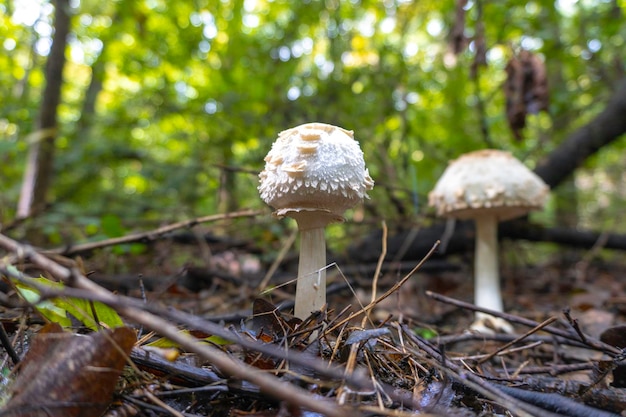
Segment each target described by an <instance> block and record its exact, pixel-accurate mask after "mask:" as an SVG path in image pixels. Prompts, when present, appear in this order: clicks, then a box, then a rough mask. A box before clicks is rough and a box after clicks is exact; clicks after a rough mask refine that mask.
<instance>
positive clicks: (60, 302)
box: [14, 277, 124, 331]
mask: <svg viewBox="0 0 626 417" xmlns="http://www.w3.org/2000/svg"><path fill="white" fill-rule="evenodd" d="M33 283H34V284H37V285H40V286H42V287H47V288H51V289H54V290H62V289H63V287H64V286H63V284H61V283H59V282H54V281H50V280H49V279H46V278H43V277H41V278H33ZM14 284H15V286H16V287H17V290H18V292H19V294H20V296H21V297H22V298H24V300H26V301H28V302H29V303H31V304H32V305H34V306H35V308H36V309H37V311H39V313H41V315H42V316H44V317H45V318H46V319H47V320H50V321H51V322H53V323H58V324H60V325H61V326H63V327H65V328H69V327H73V325H74V324H73V320H77V321H78V322H79V323H82V324H83V325H84V326H85V327H87V328H89V329H91V330H94V331H98V330H99V329H100V328H101V327H102V325H105V326H107V327H108V328H116V327H123V326H124V322H123V321H122V319H121V317H120V316H119V315H118V314H117V312H116V311H115V310H113V309H112V308H111V307H109V306H107V305H105V304H102V303H100V302H97V301H88V300H84V299H81V298H75V297H62V298H52V299H45V300H42V299H41V294H40V292H39V291H38V290H37V289H35V288H33V287H31V286H28V285H26V284H24V283H23V282H18V281H14Z"/></svg>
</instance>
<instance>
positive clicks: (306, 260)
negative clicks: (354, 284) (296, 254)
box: [294, 227, 326, 320]
mask: <svg viewBox="0 0 626 417" xmlns="http://www.w3.org/2000/svg"><path fill="white" fill-rule="evenodd" d="M324 304H326V240H325V237H324V228H323V227H317V228H313V229H305V230H302V229H300V261H299V264H298V282H297V284H296V301H295V307H294V314H295V316H296V317H298V318H300V319H302V320H304V319H306V318H307V317H309V316H310V315H311V312H313V311H318V310H320V309H321V308H322V307H324Z"/></svg>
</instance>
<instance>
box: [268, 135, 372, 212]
mask: <svg viewBox="0 0 626 417" xmlns="http://www.w3.org/2000/svg"><path fill="white" fill-rule="evenodd" d="M259 178H260V185H259V187H258V189H259V193H260V194H261V198H262V199H263V200H264V201H265V202H266V203H267V204H269V205H270V206H272V207H273V208H275V209H276V212H275V213H274V214H275V215H276V216H279V217H282V216H291V217H296V219H297V218H298V216H299V215H301V214H304V213H307V212H316V213H325V215H326V217H327V219H326V220H327V223H329V222H333V221H343V213H344V211H346V210H347V209H349V208H352V207H354V206H355V205H356V204H357V203H359V202H361V201H362V200H363V198H367V194H366V193H367V191H368V190H371V189H372V187H373V186H374V181H373V180H372V179H371V178H370V176H369V172H368V170H367V168H365V161H364V160H363V152H362V151H361V148H360V147H359V143H358V142H357V141H356V140H354V133H353V132H352V131H350V130H345V129H342V128H340V127H337V126H332V125H329V124H324V123H307V124H303V125H300V126H297V127H294V128H292V129H288V130H285V131H283V132H281V133H280V134H279V135H278V139H277V140H276V142H274V144H273V145H272V149H271V150H270V151H269V153H268V154H267V156H266V157H265V169H264V170H263V171H262V172H261V173H260V174H259Z"/></svg>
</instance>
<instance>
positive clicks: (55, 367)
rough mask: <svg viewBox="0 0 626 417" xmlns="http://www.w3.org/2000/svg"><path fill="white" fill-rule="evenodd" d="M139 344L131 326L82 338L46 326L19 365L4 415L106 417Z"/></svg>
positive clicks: (22, 416)
mask: <svg viewBox="0 0 626 417" xmlns="http://www.w3.org/2000/svg"><path fill="white" fill-rule="evenodd" d="M135 341H136V336H135V332H134V331H133V330H132V329H130V328H128V327H119V328H116V329H114V330H112V331H111V330H102V331H99V332H97V333H92V334H89V335H78V334H72V333H67V332H63V330H62V329H61V326H59V325H58V324H49V325H47V326H45V327H44V328H43V329H42V330H41V331H40V332H39V333H38V334H37V336H36V337H35V338H34V339H33V342H32V345H31V348H30V350H29V351H28V353H27V354H26V356H25V357H24V360H23V361H22V362H21V364H20V367H19V374H18V377H17V379H16V380H15V382H14V384H13V386H12V387H11V399H10V400H9V402H8V404H7V405H6V407H5V409H4V410H3V411H2V413H1V414H2V416H4V417H10V416H20V417H40V416H41V417H92V416H98V415H100V414H102V413H103V412H104V411H105V410H106V408H107V407H108V405H109V403H110V401H111V396H112V394H113V389H114V388H115V384H116V383H117V380H118V377H119V376H120V374H121V372H122V368H123V367H124V364H125V363H126V357H127V355H128V354H129V353H130V350H131V349H132V347H133V345H134V343H135Z"/></svg>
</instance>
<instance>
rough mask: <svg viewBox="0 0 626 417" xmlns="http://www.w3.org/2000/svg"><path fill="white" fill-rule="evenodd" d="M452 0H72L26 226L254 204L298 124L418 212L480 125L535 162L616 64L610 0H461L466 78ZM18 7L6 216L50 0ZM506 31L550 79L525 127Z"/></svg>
mask: <svg viewBox="0 0 626 417" xmlns="http://www.w3.org/2000/svg"><path fill="white" fill-rule="evenodd" d="M455 3H456V2H454V1H451V0H447V1H420V2H411V1H405V0H396V1H386V2H379V1H373V0H360V1H350V2H347V1H343V2H342V1H336V0H332V1H322V0H309V1H293V0H292V1H288V0H275V1H267V0H245V1H244V0H222V1H210V0H199V1H195V2H166V1H164V0H151V1H131V2H97V1H93V0H86V1H81V2H80V3H74V4H76V5H78V6H75V8H74V9H72V13H73V18H72V30H73V33H72V36H71V39H70V46H69V49H68V51H67V55H68V59H69V61H68V64H67V67H66V70H65V74H64V81H65V83H64V86H63V102H62V104H61V106H60V108H59V128H60V134H59V136H58V138H57V141H56V148H57V153H56V155H55V176H54V182H53V190H52V196H51V202H52V203H53V204H52V206H51V208H50V209H49V210H48V211H47V212H46V213H45V214H44V215H43V216H41V217H40V219H38V220H37V221H38V222H39V223H38V225H39V226H40V227H41V229H42V230H45V231H46V233H48V235H49V236H51V237H52V238H53V240H55V239H56V240H57V241H62V240H65V239H76V238H86V237H91V236H96V235H105V236H115V235H118V234H119V233H121V232H123V231H125V230H126V229H127V228H129V227H136V225H137V224H138V223H139V220H141V221H142V222H145V221H148V222H152V223H155V222H161V221H163V220H167V221H174V220H177V219H179V218H183V217H190V216H197V215H202V214H206V213H210V212H217V211H226V210H234V209H236V208H241V207H261V206H262V203H261V201H260V200H259V198H258V195H257V191H256V183H257V179H256V176H255V174H254V173H255V172H258V171H260V170H261V169H262V166H263V156H264V155H265V154H266V153H267V151H268V150H269V147H270V145H271V143H272V142H273V140H274V139H275V138H276V136H277V133H278V132H279V131H281V130H283V129H286V128H289V127H292V126H294V125H297V124H300V123H303V122H308V121H323V122H327V123H334V124H338V125H341V126H343V127H346V128H349V129H353V130H355V132H356V137H357V138H358V139H359V140H360V141H361V144H362V148H363V150H364V152H365V155H366V161H367V162H368V166H369V168H370V171H371V173H372V177H373V178H374V179H375V180H376V182H377V187H376V188H375V189H374V190H373V192H372V193H371V197H372V200H371V201H372V203H373V204H375V209H372V210H374V212H375V214H377V215H378V216H380V217H381V218H385V219H386V220H387V221H388V222H393V221H398V222H405V221H406V217H410V216H413V215H414V214H415V213H416V212H418V213H423V212H424V211H425V210H426V208H425V201H426V198H425V197H426V194H427V192H428V191H429V190H430V189H431V188H432V186H433V184H434V182H435V180H436V178H437V177H438V176H439V175H440V174H441V172H442V171H443V169H444V168H445V164H446V161H447V160H448V159H450V158H454V157H456V156H458V155H460V154H461V153H464V152H467V151H470V150H474V149H477V148H482V147H486V146H488V144H487V142H486V139H485V137H484V136H483V133H482V131H481V121H482V122H484V124H485V125H486V126H487V127H488V130H489V136H490V138H491V139H492V141H493V142H494V144H495V145H496V146H497V147H500V148H504V149H508V150H511V151H513V152H514V153H515V154H516V155H517V156H519V157H523V158H526V160H527V161H528V163H529V164H530V165H532V164H533V163H534V162H535V161H537V160H539V159H540V158H541V157H542V156H543V155H545V153H546V152H549V151H550V150H551V149H553V148H554V147H555V146H556V145H557V144H558V143H560V141H561V140H562V138H563V137H565V135H566V134H568V133H570V132H572V131H573V130H574V129H576V128H577V127H579V126H581V125H582V124H583V123H585V122H587V121H588V120H590V118H592V117H593V116H594V115H595V114H597V112H598V111H600V110H601V108H602V105H603V100H604V98H606V97H607V96H608V94H610V92H611V91H612V87H613V86H614V85H615V82H616V80H617V79H619V78H621V77H623V68H624V65H625V64H626V62H625V60H624V56H623V46H624V41H625V38H626V26H624V25H623V24H622V22H623V13H624V10H623V9H624V6H623V2H622V3H620V2H582V1H581V2H573V1H559V2H553V1H548V0H537V1H531V2H527V1H523V2H522V1H518V0H507V1H501V2H483V3H484V4H483V9H484V10H483V16H482V17H480V16H479V14H478V11H477V2H475V1H474V2H472V1H470V2H468V5H467V7H466V8H467V17H466V27H465V33H466V35H467V36H468V37H470V38H471V37H472V36H473V35H474V34H475V32H476V28H477V26H478V24H479V23H483V24H484V27H485V39H486V45H487V61H488V65H487V66H486V67H481V68H480V71H479V73H478V78H477V79H476V80H474V79H472V77H471V76H470V68H471V66H472V63H473V60H474V52H475V46H476V45H475V43H470V44H469V47H468V48H467V49H466V50H464V51H463V52H461V53H460V54H459V55H456V56H455V55H454V54H452V52H451V51H450V47H449V45H448V35H449V32H450V30H451V28H452V25H453V22H454V16H455ZM19 4H22V2H19ZM24 4H28V2H24ZM20 7H22V6H19V5H18V3H17V2H16V3H15V4H14V2H11V1H6V0H5V1H0V23H1V24H0V39H3V43H2V44H0V48H2V49H3V53H2V54H0V163H1V164H2V181H1V184H2V188H3V189H2V195H1V196H0V206H2V208H1V209H0V210H1V211H0V222H2V221H6V220H8V219H10V218H11V217H12V216H13V213H14V208H15V206H16V204H17V199H18V195H19V189H20V183H21V181H22V175H23V170H24V164H25V161H26V151H27V149H28V146H27V143H26V141H25V139H26V138H27V137H28V135H29V134H30V133H32V130H33V126H34V121H35V119H36V117H37V114H38V111H39V107H40V105H41V103H40V97H41V92H42V89H43V86H44V81H45V80H44V77H43V71H44V66H45V62H46V56H47V51H46V48H45V45H46V44H47V42H49V39H50V38H49V33H50V32H51V30H50V29H51V25H52V24H53V11H54V9H53V8H52V7H51V6H50V4H48V3H47V2H45V1H44V2H43V5H42V8H41V9H40V10H30V11H29V13H30V14H31V15H34V16H36V15H38V14H39V15H40V18H39V20H38V21H37V22H35V20H34V19H30V20H29V19H23V18H20V16H24V12H23V11H21V12H20V10H21V9H20ZM31 7H32V6H31ZM620 16H621V17H620ZM519 47H524V48H527V49H530V50H532V51H534V52H537V53H539V54H541V55H542V56H543V57H544V58H545V61H546V63H547V66H548V71H549V76H550V81H551V109H550V115H549V116H545V115H543V116H531V117H530V119H529V127H528V128H527V129H526V132H525V134H526V140H525V141H523V142H521V143H517V142H516V141H515V140H514V139H513V136H512V135H511V133H510V131H509V128H508V126H507V122H506V118H505V116H504V114H505V113H504V104H505V99H504V95H503V92H502V83H503V81H504V79H505V72H504V68H505V65H506V62H507V60H508V59H509V58H510V57H511V56H512V54H513V51H514V50H516V49H518V48H519ZM479 97H480V98H481V99H482V101H483V102H484V106H485V108H484V113H483V114H481V113H480V112H479V111H478V107H477V103H478V98H479ZM620 146H621V147H622V148H623V144H621V145H620ZM616 154H617V153H616ZM613 163H615V164H618V165H619V164H623V159H620V160H618V161H613ZM229 168H231V169H229ZM393 200H395V201H396V202H398V201H399V202H401V204H402V205H404V207H403V212H400V213H399V212H398V207H397V204H392V201H393ZM416 204H417V206H416ZM403 217H405V218H403ZM94 219H95V220H94ZM98 219H99V220H98ZM68 223H71V224H74V225H75V226H74V228H73V229H72V230H67V229H64V228H63V227H61V225H63V224H68ZM68 235H69V236H68Z"/></svg>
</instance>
